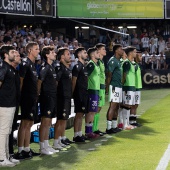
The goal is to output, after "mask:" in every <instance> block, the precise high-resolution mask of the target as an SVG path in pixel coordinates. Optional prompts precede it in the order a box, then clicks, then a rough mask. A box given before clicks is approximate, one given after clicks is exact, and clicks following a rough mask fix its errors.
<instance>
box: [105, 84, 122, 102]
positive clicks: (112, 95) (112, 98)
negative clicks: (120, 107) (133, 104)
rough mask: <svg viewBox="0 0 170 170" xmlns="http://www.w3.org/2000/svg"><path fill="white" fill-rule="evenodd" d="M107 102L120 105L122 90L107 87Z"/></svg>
mask: <svg viewBox="0 0 170 170" xmlns="http://www.w3.org/2000/svg"><path fill="white" fill-rule="evenodd" d="M108 99H109V102H115V103H122V88H120V87H113V86H112V85H110V86H109V98H108Z"/></svg>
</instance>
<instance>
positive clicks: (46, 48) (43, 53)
mask: <svg viewBox="0 0 170 170" xmlns="http://www.w3.org/2000/svg"><path fill="white" fill-rule="evenodd" d="M53 50H54V47H53V46H44V47H43V49H42V51H41V56H42V57H43V58H44V59H45V60H46V61H47V56H46V55H47V54H50V51H53Z"/></svg>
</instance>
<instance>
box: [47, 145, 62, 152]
mask: <svg viewBox="0 0 170 170" xmlns="http://www.w3.org/2000/svg"><path fill="white" fill-rule="evenodd" d="M46 149H47V150H48V151H50V152H53V153H57V152H59V150H55V149H53V148H52V147H51V146H48V148H46Z"/></svg>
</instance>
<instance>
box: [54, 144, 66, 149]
mask: <svg viewBox="0 0 170 170" xmlns="http://www.w3.org/2000/svg"><path fill="white" fill-rule="evenodd" d="M53 148H54V149H59V150H63V149H64V148H63V147H62V146H61V145H60V144H56V145H53Z"/></svg>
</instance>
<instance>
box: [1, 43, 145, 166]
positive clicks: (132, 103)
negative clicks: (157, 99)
mask: <svg viewBox="0 0 170 170" xmlns="http://www.w3.org/2000/svg"><path fill="white" fill-rule="evenodd" d="M26 51H27V54H28V57H27V58H25V59H23V60H22V61H21V58H20V56H19V53H18V52H17V51H15V50H14V48H13V47H12V46H8V45H4V46H2V47H1V49H0V53H1V59H2V60H3V61H2V62H1V66H0V70H1V71H0V73H1V74H0V87H1V88H0V96H1V97H0V116H1V119H0V122H1V124H2V126H1V127H0V138H1V141H2V145H1V146H0V147H1V148H0V165H1V166H15V165H16V164H18V163H19V161H18V160H23V159H28V158H32V157H33V156H38V155H40V154H45V155H51V154H54V153H56V152H59V150H65V149H66V148H68V146H69V145H70V144H71V143H72V142H85V140H86V139H93V138H98V137H99V136H103V135H105V134H106V133H107V134H113V133H117V132H120V131H121V130H122V129H133V128H135V127H136V126H140V125H139V123H137V122H136V109H137V106H138V104H139V103H140V89H141V88H142V86H141V76H140V67H139V65H138V64H137V63H138V62H140V59H141V57H140V56H141V55H140V54H139V53H138V54H137V51H136V48H134V47H127V48H126V49H123V48H122V46H121V45H119V44H116V45H115V46H114V47H113V52H114V56H113V57H111V59H110V60H109V62H108V70H107V79H106V77H105V67H104V63H103V61H102V60H103V57H104V56H106V49H105V45H104V44H101V43H100V44H96V46H95V47H93V48H89V49H88V51H86V50H85V48H83V47H79V48H77V49H76V50H75V56H76V57H77V58H78V63H77V64H76V65H75V66H74V68H73V70H72V71H71V70H70V69H69V67H70V63H71V57H70V52H69V49H67V48H60V49H59V50H58V52H57V55H56V53H55V50H54V48H53V47H52V46H45V47H44V48H43V49H42V51H41V57H42V58H43V59H44V61H45V62H44V63H43V64H42V66H41V68H40V74H39V75H37V72H36V69H35V64H34V63H35V60H36V57H37V56H38V54H39V53H40V50H39V46H38V44H37V43H35V42H29V43H28V44H27V46H26ZM56 57H57V60H58V61H60V63H55V62H54V61H55V60H56ZM88 58H89V59H90V60H89V61H88V62H87V59H88ZM135 61H136V62H135ZM20 62H21V63H20ZM18 64H19V71H17V69H16V68H17V65H18ZM106 80H107V81H106ZM105 84H106V87H105ZM122 87H123V88H122ZM105 89H107V90H108V91H109V96H108V98H109V102H110V105H109V108H108V112H107V114H106V118H107V128H106V131H105V132H102V131H100V130H99V126H98V123H99V117H100V111H101V108H102V106H104V105H105ZM122 89H123V92H122ZM72 97H73V99H74V105H75V113H76V116H75V119H74V137H73V141H71V140H69V139H68V138H66V136H65V128H66V123H67V119H68V118H69V115H70V111H71V98H72ZM122 99H123V100H122ZM38 100H39V102H40V110H41V124H40V129H39V138H40V142H39V145H40V153H36V152H34V151H33V150H32V149H30V129H31V127H32V125H33V123H34V119H35V117H36V113H37V112H36V105H37V101H38ZM19 106H21V123H20V126H19V130H18V152H17V153H16V154H15V155H14V151H13V143H12V137H13V136H12V134H11V135H9V134H10V132H11V129H14V128H15V126H16V120H17V115H18V110H19ZM118 112H119V114H118ZM130 113H131V116H130V122H129V115H130ZM84 114H85V135H83V134H82V120H83V117H84ZM118 115H119V116H118ZM54 117H57V122H56V124H55V134H54V143H53V147H52V146H50V145H49V128H50V126H51V122H52V118H54ZM118 118H119V120H118ZM130 124H131V125H130ZM12 125H13V126H12ZM9 137H10V140H9ZM9 141H10V144H9V145H8V142H9ZM9 153H10V154H9Z"/></svg>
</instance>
